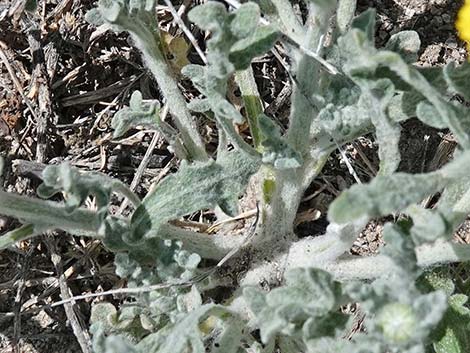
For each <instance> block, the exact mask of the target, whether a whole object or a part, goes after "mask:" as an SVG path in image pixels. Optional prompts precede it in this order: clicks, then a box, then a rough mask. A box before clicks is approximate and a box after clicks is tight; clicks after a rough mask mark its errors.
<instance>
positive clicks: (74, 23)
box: [0, 0, 470, 353]
mask: <svg viewBox="0 0 470 353" xmlns="http://www.w3.org/2000/svg"><path fill="white" fill-rule="evenodd" d="M25 3H26V1H23V0H3V1H0V155H2V156H3V157H5V158H6V161H7V163H6V165H7V167H6V168H5V171H4V174H3V176H2V177H1V179H0V181H1V182H2V185H3V187H4V189H5V190H7V191H12V192H17V193H22V194H28V195H34V190H35V189H36V187H37V186H38V184H39V179H38V175H39V173H40V171H41V169H42V167H43V166H44V164H57V163H60V162H62V161H68V162H69V163H71V164H72V165H75V166H78V167H81V168H85V169H89V170H95V171H101V172H104V173H106V174H109V175H111V176H113V177H116V178H119V179H121V180H123V181H124V182H126V183H128V184H131V185H132V186H133V188H134V189H135V191H136V192H137V193H138V194H140V195H141V196H142V195H145V193H146V192H147V190H148V188H149V187H150V185H151V184H152V183H155V182H157V181H158V180H160V179H161V178H162V177H163V176H164V175H166V174H167V173H169V172H170V171H172V170H173V169H174V168H175V167H176V166H177V161H176V160H175V158H173V155H172V154H171V153H170V152H169V151H168V150H167V148H166V147H167V145H166V143H165V142H164V141H163V140H161V139H156V140H154V141H153V143H154V144H155V146H156V147H155V149H154V150H153V152H152V154H151V158H150V159H149V161H148V164H147V165H146V166H145V168H143V169H142V174H141V176H140V177H138V178H136V177H135V175H136V170H137V169H138V168H139V165H140V163H141V161H142V159H143V156H144V154H145V153H146V151H147V149H148V147H149V145H150V143H151V141H152V139H153V138H154V132H153V131H148V130H144V129H143V130H136V131H135V132H134V134H132V135H128V136H127V137H126V138H124V139H120V140H115V139H113V138H112V130H111V128H110V121H111V118H112V116H113V114H114V113H115V112H116V111H117V110H119V108H120V107H122V105H123V104H126V103H127V102H128V100H129V97H130V94H131V93H132V91H133V90H135V89H139V90H140V91H141V92H143V94H144V97H148V98H150V97H153V98H159V92H158V87H157V85H156V83H155V82H154V81H153V79H152V77H151V76H150V75H149V74H148V72H147V71H146V70H145V68H144V67H143V65H142V62H141V61H140V58H139V54H138V52H137V51H136V50H135V49H134V48H133V47H132V45H131V43H130V42H129V40H128V38H127V37H126V36H125V35H115V34H112V33H109V32H104V31H98V30H97V29H96V28H94V27H93V26H90V25H89V24H87V23H86V22H85V20H84V14H85V13H86V11H87V10H88V9H90V8H91V7H92V6H93V1H92V0H48V1H39V9H38V11H37V12H36V13H35V15H34V16H33V15H31V14H27V13H26V12H24V11H23V10H24V6H23V5H24V4H25ZM460 3H461V1H454V0H359V1H358V7H359V11H362V10H364V9H366V8H367V7H370V6H372V7H375V8H376V10H377V14H378V26H377V45H379V46H380V45H383V44H384V43H385V42H386V41H387V39H388V38H389V37H390V36H391V35H392V34H394V33H396V32H398V31H400V30H404V29H412V30H415V31H417V32H418V33H419V35H420V37H421V40H422V47H421V50H420V55H419V61H418V63H417V65H423V66H435V65H443V64H445V63H447V62H449V61H455V62H462V61H463V60H465V57H466V54H465V50H464V46H463V43H461V42H460V41H459V40H458V39H457V36H456V32H455V30H454V27H453V23H454V20H455V15H456V11H457V9H458V8H459V6H460ZM158 14H159V16H160V19H161V21H162V23H163V25H164V26H165V28H167V29H168V31H169V32H170V33H173V34H176V33H175V31H176V30H177V28H175V27H174V26H170V22H171V16H170V15H169V13H168V11H167V10H166V9H165V8H164V7H160V8H159V10H158ZM189 60H190V61H192V62H197V57H196V55H194V54H190V55H189ZM254 68H255V73H256V78H257V80H258V82H257V83H258V85H259V89H260V92H261V95H262V98H263V100H264V101H265V102H266V105H267V106H268V108H267V110H268V111H269V112H270V114H275V115H276V116H277V117H278V118H279V120H280V121H281V123H282V122H285V117H286V114H287V112H288V108H289V107H288V105H287V102H288V100H289V94H290V89H289V85H288V78H287V76H286V74H285V72H284V71H283V68H282V67H280V66H279V65H278V64H275V63H273V58H272V57H270V56H266V57H263V58H260V59H259V60H257V61H256V63H255V64H254ZM182 85H183V87H186V86H185V83H184V82H183V83H182ZM185 94H186V95H187V97H188V99H190V98H191V97H192V94H193V92H192V91H191V89H190V88H189V87H186V88H185ZM201 130H202V131H204V135H205V139H206V140H207V141H209V142H214V141H215V137H214V136H213V131H211V129H210V127H204V128H201ZM403 131H404V134H403V141H402V156H404V158H403V162H402V165H401V166H400V169H401V170H404V171H409V172H421V171H426V170H431V169H432V168H433V167H434V166H435V164H433V163H438V162H439V161H440V160H441V159H442V160H443V161H445V159H446V158H448V156H449V155H450V154H451V151H452V146H451V145H448V144H449V143H452V141H451V138H449V136H448V135H446V132H445V131H437V130H435V129H431V128H427V127H424V126H423V125H422V124H421V123H419V122H418V121H415V120H412V121H409V122H407V123H406V125H405V126H404V129H403ZM345 152H346V153H347V155H348V157H349V158H350V160H351V161H352V164H353V166H354V168H355V170H356V172H357V174H358V176H359V178H361V180H363V181H367V180H369V179H370V178H371V177H372V176H373V175H374V174H375V172H376V170H377V166H378V160H377V155H376V145H375V144H374V141H373V136H365V137H363V138H361V139H359V140H358V141H356V142H355V143H354V144H351V145H349V146H346V147H345ZM31 162H34V163H31ZM354 182H355V181H354V179H353V177H352V176H351V175H350V174H349V172H348V169H347V168H346V165H345V164H344V163H343V161H342V159H341V158H340V156H339V154H336V155H333V156H332V157H331V158H330V160H329V162H328V165H327V167H326V168H325V171H324V173H323V174H322V175H321V176H320V177H319V178H318V179H317V180H316V181H315V183H314V184H313V185H312V186H311V188H309V190H308V191H307V193H306V195H305V196H306V198H305V200H304V202H303V203H302V206H301V209H300V210H299V218H298V232H299V234H301V235H302V234H304V235H312V234H319V233H321V232H322V231H323V230H324V229H325V226H326V224H327V223H326V219H325V214H326V210H327V207H328V204H329V203H330V202H331V200H332V199H333V198H334V197H336V196H337V195H338V194H339V192H340V191H341V190H343V189H344V188H347V187H349V186H350V185H352V184H353V183H354ZM115 204H116V208H118V207H120V205H121V200H115ZM124 211H125V210H124ZM195 216H197V217H202V215H201V214H198V215H195ZM17 225H18V224H17V222H16V221H15V220H12V219H7V218H4V217H0V232H5V231H7V230H9V229H12V228H13V227H15V226H17ZM468 229H469V227H468V225H464V227H463V228H462V229H461V231H460V232H459V237H460V239H461V241H466V242H467V241H468V240H469V237H470V236H469V232H468ZM380 231H381V222H379V221H377V222H372V223H371V224H369V225H368V226H367V227H366V229H365V230H364V232H363V235H362V236H361V237H360V239H358V241H357V242H356V244H355V245H354V247H353V249H352V252H354V253H357V254H370V253H372V252H375V251H376V250H377V249H378V247H379V246H380V245H381V244H382V241H381V237H380ZM52 252H56V253H57V254H58V255H59V256H60V258H61V261H60V266H54V264H53V263H52V262H51V253H52ZM58 275H63V276H65V278H66V281H67V286H68V290H69V293H70V294H71V295H79V294H83V293H91V292H96V291H100V290H106V289H110V288H112V287H115V286H119V285H120V283H119V282H118V278H117V277H116V276H115V275H114V271H113V265H112V255H111V254H109V253H108V252H107V251H106V250H105V249H104V248H103V247H102V246H101V245H100V244H99V242H97V241H92V240H89V239H79V238H73V237H70V236H64V234H48V235H45V236H43V237H41V238H37V239H35V240H32V241H28V242H23V243H21V244H20V245H19V247H17V248H15V249H12V250H8V251H2V252H0V352H2V353H3V352H10V351H11V352H13V351H16V352H31V353H33V352H37V353H39V352H40V353H45V352H48V353H49V352H70V353H72V352H81V348H80V345H79V343H78V342H77V338H76V334H74V332H73V330H72V327H71V325H70V322H69V321H68V320H67V316H66V314H65V312H64V310H63V308H62V307H55V308H51V309H49V308H47V307H45V305H46V304H50V303H53V302H56V301H58V300H60V299H61V292H60V290H59V285H58V281H57V277H58ZM62 295H63V293H62ZM90 304H91V302H90V301H82V302H80V303H78V304H77V305H75V306H74V311H75V314H76V317H77V320H76V323H78V325H79V327H81V329H82V331H83V333H84V334H85V335H86V329H85V328H86V327H88V319H89V314H90ZM82 339H83V337H82ZM85 339H86V337H85Z"/></svg>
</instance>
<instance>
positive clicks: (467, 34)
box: [455, 0, 470, 52]
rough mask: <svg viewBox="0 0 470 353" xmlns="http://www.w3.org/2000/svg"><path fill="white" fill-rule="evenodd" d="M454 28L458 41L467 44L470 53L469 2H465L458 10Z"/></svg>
mask: <svg viewBox="0 0 470 353" xmlns="http://www.w3.org/2000/svg"><path fill="white" fill-rule="evenodd" d="M455 28H456V29H457V31H458V32H459V37H460V39H462V40H463V41H465V42H467V50H468V51H469V52H470V0H465V4H464V5H463V6H462V7H461V8H460V10H459V13H458V14H457V20H456V21H455Z"/></svg>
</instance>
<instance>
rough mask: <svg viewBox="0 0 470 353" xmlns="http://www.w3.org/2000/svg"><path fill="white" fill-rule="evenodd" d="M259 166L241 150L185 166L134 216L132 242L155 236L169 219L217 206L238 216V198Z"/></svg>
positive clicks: (257, 162) (157, 189)
mask: <svg viewBox="0 0 470 353" xmlns="http://www.w3.org/2000/svg"><path fill="white" fill-rule="evenodd" d="M259 165H260V164H259V160H256V159H253V158H250V157H249V156H247V155H246V154H243V153H242V152H239V151H233V152H228V153H226V154H224V155H222V156H219V159H218V160H217V162H215V161H208V162H195V163H193V164H191V165H188V164H182V166H181V167H180V170H179V171H178V173H176V174H174V175H171V176H169V177H167V178H165V179H164V180H163V182H162V183H161V184H160V185H159V186H158V187H157V188H156V189H155V190H154V191H153V192H150V193H149V194H148V195H147V196H146V197H145V199H144V200H143V202H142V205H141V206H140V207H139V208H137V210H136V211H135V213H134V214H133V216H132V220H131V227H132V232H133V234H132V238H133V239H134V240H133V241H139V240H141V239H142V237H144V236H146V237H154V236H155V235H156V233H158V229H159V227H160V225H161V224H163V223H166V222H167V221H169V220H172V219H176V218H178V217H182V216H184V215H187V214H189V213H191V212H195V211H198V210H201V209H205V208H211V207H215V206H216V205H219V206H220V207H221V208H222V209H223V210H224V211H225V212H226V213H228V214H230V215H235V214H236V212H237V206H236V204H237V199H238V196H239V195H240V194H241V193H242V192H243V191H244V188H245V186H246V184H247V183H248V179H249V178H250V176H251V175H252V174H254V173H255V172H256V171H257V170H258V168H259Z"/></svg>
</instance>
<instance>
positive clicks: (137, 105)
mask: <svg viewBox="0 0 470 353" xmlns="http://www.w3.org/2000/svg"><path fill="white" fill-rule="evenodd" d="M159 113H160V103H159V102H158V101H157V100H154V101H151V102H144V101H143V100H142V94H141V93H140V92H139V91H134V93H132V96H131V99H130V102H129V107H125V108H123V109H121V110H119V111H118V112H117V113H116V114H115V115H114V117H113V120H112V122H111V127H112V128H113V129H114V132H113V137H114V138H117V137H121V136H122V135H124V134H125V133H126V132H127V131H129V130H130V129H132V128H135V127H136V126H139V125H144V126H150V127H152V128H156V127H157V121H158V117H159Z"/></svg>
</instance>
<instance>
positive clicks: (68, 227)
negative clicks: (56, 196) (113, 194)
mask: <svg viewBox="0 0 470 353" xmlns="http://www.w3.org/2000/svg"><path fill="white" fill-rule="evenodd" d="M0 214H2V215H5V216H9V217H14V218H17V219H19V220H21V221H22V222H25V223H32V224H35V225H40V226H42V227H44V228H48V229H62V230H65V231H77V230H82V231H84V232H97V231H98V229H99V226H100V224H101V221H100V219H99V218H98V215H97V213H96V212H93V211H88V210H85V209H76V210H75V211H73V212H72V213H70V212H68V211H67V208H66V207H65V206H63V205H62V204H60V203H58V202H51V201H45V200H40V199H33V198H30V197H25V196H20V195H15V194H11V193H6V192H4V191H0Z"/></svg>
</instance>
